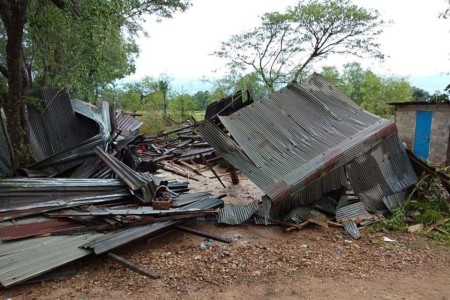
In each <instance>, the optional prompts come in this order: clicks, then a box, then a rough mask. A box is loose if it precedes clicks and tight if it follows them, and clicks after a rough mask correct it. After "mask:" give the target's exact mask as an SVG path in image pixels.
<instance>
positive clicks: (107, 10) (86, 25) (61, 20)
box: [0, 0, 190, 100]
mask: <svg viewBox="0 0 450 300" xmlns="http://www.w3.org/2000/svg"><path fill="white" fill-rule="evenodd" d="M189 6H190V0H164V1H148V0H131V1H130V0H118V1H106V0H100V1H37V0H31V1H29V3H28V9H27V14H26V15H27V22H26V24H25V35H24V39H23V43H22V45H23V61H24V64H25V65H26V67H27V69H28V72H29V76H31V77H32V78H33V81H34V84H35V85H40V86H52V87H55V88H65V89H67V90H69V92H70V93H71V95H72V96H73V97H76V98H82V99H84V100H95V99H97V98H98V97H99V95H100V94H102V93H103V90H105V89H106V90H107V89H108V84H110V83H112V82H114V81H115V80H116V79H120V78H123V77H124V76H126V75H128V74H130V73H132V72H134V70H135V67H134V63H135V58H136V57H137V55H138V52H139V49H138V46H137V44H136V42H135V38H136V37H137V35H138V34H140V33H142V32H143V29H142V27H141V22H142V21H143V20H144V19H143V18H144V17H145V16H148V15H156V16H157V17H159V18H169V17H171V16H172V14H173V13H174V12H175V11H184V10H186V9H187V8H188V7H189ZM4 32H5V31H4V28H3V23H0V67H1V66H2V65H6V64H5V61H6V55H5V53H4V49H5V42H4V41H5V40H6V37H5V34H4ZM2 82H3V81H1V80H0V88H2V86H3V85H2Z"/></svg>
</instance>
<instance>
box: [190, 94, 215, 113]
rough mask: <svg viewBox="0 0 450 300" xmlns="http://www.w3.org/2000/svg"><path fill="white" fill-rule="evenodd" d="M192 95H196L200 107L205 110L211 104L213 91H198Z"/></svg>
mask: <svg viewBox="0 0 450 300" xmlns="http://www.w3.org/2000/svg"><path fill="white" fill-rule="evenodd" d="M192 97H194V99H195V101H196V102H197V105H198V108H199V109H201V110H204V109H206V107H207V106H208V104H209V103H208V100H209V99H210V97H211V93H210V92H209V91H198V92H197V93H195V94H194V95H192Z"/></svg>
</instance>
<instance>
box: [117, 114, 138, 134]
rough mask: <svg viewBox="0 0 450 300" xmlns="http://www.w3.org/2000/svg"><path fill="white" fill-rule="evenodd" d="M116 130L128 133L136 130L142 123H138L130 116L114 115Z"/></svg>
mask: <svg viewBox="0 0 450 300" xmlns="http://www.w3.org/2000/svg"><path fill="white" fill-rule="evenodd" d="M116 123H117V129H118V130H120V131H121V132H125V133H130V132H133V131H135V130H138V129H139V128H140V127H141V126H142V124H144V123H143V122H140V121H138V120H137V119H136V118H135V117H134V116H133V115H132V114H129V113H124V112H120V113H118V114H117V115H116Z"/></svg>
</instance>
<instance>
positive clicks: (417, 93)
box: [412, 86, 431, 101]
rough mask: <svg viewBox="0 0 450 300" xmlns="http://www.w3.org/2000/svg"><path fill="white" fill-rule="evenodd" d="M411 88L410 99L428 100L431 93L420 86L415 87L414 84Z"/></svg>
mask: <svg viewBox="0 0 450 300" xmlns="http://www.w3.org/2000/svg"><path fill="white" fill-rule="evenodd" d="M412 89H413V97H412V101H428V100H430V97H431V95H430V93H428V92H427V91H425V90H423V89H421V88H418V87H415V86H413V87H412Z"/></svg>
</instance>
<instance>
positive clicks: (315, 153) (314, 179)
mask: <svg viewBox="0 0 450 300" xmlns="http://www.w3.org/2000/svg"><path fill="white" fill-rule="evenodd" d="M199 133H200V134H201V135H202V136H203V138H204V139H205V140H206V141H207V142H208V143H209V144H210V145H211V146H213V147H214V148H215V149H216V150H217V152H218V154H219V155H220V156H221V157H223V158H224V159H225V160H226V161H228V163H229V164H230V165H233V166H234V167H236V168H238V169H239V170H240V171H241V172H242V173H244V174H245V175H246V176H247V177H248V178H249V179H250V180H252V181H253V182H254V183H255V184H256V185H257V186H258V187H259V188H261V190H263V191H264V192H265V193H266V196H264V197H263V199H262V200H263V201H262V202H263V203H262V205H261V206H260V207H259V208H258V207H254V208H253V213H256V214H257V215H258V216H259V217H262V218H263V219H264V222H265V223H266V224H268V223H270V222H274V221H277V220H278V221H280V220H284V221H293V222H295V223H302V222H313V223H318V224H323V225H325V224H327V220H328V218H329V217H330V216H331V217H333V218H335V219H336V221H338V222H340V223H341V224H342V225H343V226H344V228H345V229H346V230H347V231H348V232H349V233H350V234H351V235H352V236H353V237H355V238H357V237H359V231H358V228H357V226H356V224H358V223H361V222H364V221H369V220H370V219H373V218H374V217H373V215H383V214H386V213H389V212H391V211H393V209H395V208H396V207H397V206H398V205H399V204H400V203H401V202H402V201H404V199H405V195H406V194H407V192H408V191H409V189H411V188H412V186H413V185H414V184H415V183H416V181H417V176H416V174H415V172H414V170H413V168H412V166H411V162H410V160H409V158H408V156H407V154H406V152H405V149H404V147H403V145H402V143H401V140H400V138H399V136H398V134H397V128H396V126H395V123H394V122H392V121H389V120H384V119H381V118H379V117H377V116H375V115H373V114H371V113H368V112H366V111H364V110H363V109H361V108H360V107H359V106H357V105H356V104H355V103H354V102H353V101H351V100H350V99H349V98H348V97H347V96H345V95H344V94H343V93H341V92H340V91H339V90H338V89H337V88H335V87H334V86H332V85H331V84H330V83H329V82H328V81H327V80H325V79H324V78H323V77H322V76H320V75H319V74H313V75H312V76H311V77H310V78H309V79H308V80H306V81H305V82H304V83H302V84H298V83H295V82H293V83H291V84H289V85H288V86H286V87H285V88H282V89H281V90H279V91H277V92H274V93H272V94H270V95H269V96H268V97H266V98H264V99H262V100H261V101H258V102H255V103H252V104H251V105H248V106H245V107H239V108H238V109H235V110H233V111H227V113H225V114H221V113H220V112H219V113H218V114H217V116H216V117H215V118H210V119H208V120H206V121H205V122H203V123H202V124H201V125H200V126H199ZM343 191H344V192H343ZM345 191H353V193H354V194H355V195H356V196H357V197H356V199H355V200H353V199H349V198H348V197H347V196H346V195H345ZM332 194H334V195H335V196H334V197H331V195H332ZM341 196H342V197H341ZM228 210H234V213H229V212H228ZM236 210H237V211H236ZM222 214H223V215H224V218H222V220H224V222H225V223H231V224H234V223H235V222H236V218H235V216H236V215H239V216H243V217H245V219H248V217H249V215H250V216H251V215H252V214H250V213H248V207H245V208H233V207H227V206H226V207H225V208H224V209H223V210H221V212H220V215H222ZM327 215H328V216H327ZM226 216H230V218H229V220H226V219H227V218H226ZM237 219H238V220H239V218H237Z"/></svg>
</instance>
